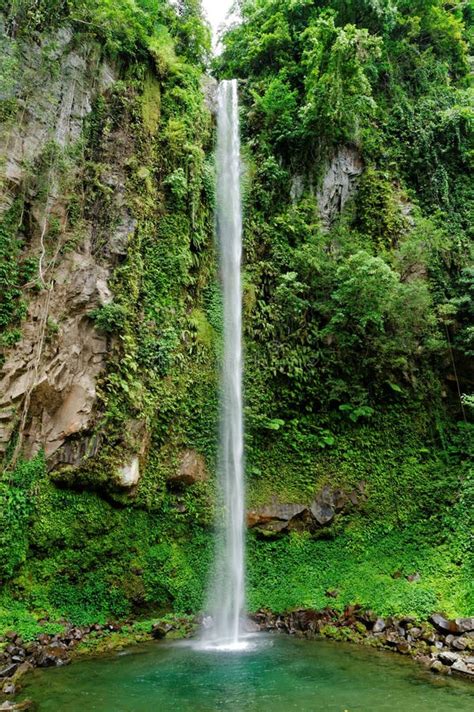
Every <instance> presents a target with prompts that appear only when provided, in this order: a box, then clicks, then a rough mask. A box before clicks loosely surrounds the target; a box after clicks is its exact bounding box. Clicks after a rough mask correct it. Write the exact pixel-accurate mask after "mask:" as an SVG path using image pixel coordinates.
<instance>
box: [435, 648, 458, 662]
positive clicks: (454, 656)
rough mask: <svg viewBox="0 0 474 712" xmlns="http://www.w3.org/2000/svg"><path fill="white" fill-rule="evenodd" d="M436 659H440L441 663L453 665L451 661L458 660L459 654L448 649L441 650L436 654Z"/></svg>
mask: <svg viewBox="0 0 474 712" xmlns="http://www.w3.org/2000/svg"><path fill="white" fill-rule="evenodd" d="M438 660H441V662H442V663H443V665H453V663H455V662H456V661H457V660H459V654H458V653H452V652H451V651H450V650H443V651H442V652H441V653H440V654H439V655H438Z"/></svg>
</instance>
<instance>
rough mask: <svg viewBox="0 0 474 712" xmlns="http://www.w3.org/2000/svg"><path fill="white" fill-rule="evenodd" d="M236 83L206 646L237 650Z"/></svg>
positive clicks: (226, 198) (240, 604) (226, 180)
mask: <svg viewBox="0 0 474 712" xmlns="http://www.w3.org/2000/svg"><path fill="white" fill-rule="evenodd" d="M238 110H239V107H238V95H237V81H236V80H231V81H222V82H221V83H220V84H219V89H218V114H217V152H216V172H217V229H216V232H217V238H218V246H219V261H220V272H221V281H222V295H223V321H224V354H223V364H222V372H221V415H220V448H219V489H220V491H219V495H220V502H221V504H222V510H223V516H222V519H221V520H220V523H219V528H218V536H217V547H216V557H215V577H214V581H213V591H212V595H211V604H210V609H211V610H210V612H211V614H212V626H211V627H210V629H209V630H208V631H206V635H205V639H206V642H207V643H208V644H209V645H211V646H213V647H216V648H221V649H231V650H235V649H239V648H240V647H242V646H244V645H245V644H244V642H243V641H242V640H241V633H242V630H241V627H242V617H243V610H244V472H243V439H244V433H243V416H242V333H241V332H242V287H241V277H240V265H241V256H242V207H241V197H240V138H239V115H238Z"/></svg>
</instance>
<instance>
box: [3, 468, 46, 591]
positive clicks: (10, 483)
mask: <svg viewBox="0 0 474 712" xmlns="http://www.w3.org/2000/svg"><path fill="white" fill-rule="evenodd" d="M44 471H45V462H44V457H43V456H41V455H40V456H38V457H37V458H35V459H34V460H31V461H30V462H23V463H20V464H19V465H17V467H16V469H15V470H14V471H13V472H12V473H11V474H7V473H4V475H3V477H2V478H1V479H0V505H1V506H0V577H1V578H2V579H7V578H10V577H11V576H12V574H13V573H14V571H15V570H16V569H17V568H18V567H19V566H20V565H21V564H23V563H24V562H25V560H26V556H27V553H28V546H29V537H28V524H29V521H30V518H31V516H32V515H33V513H34V511H35V507H36V503H35V499H34V494H35V491H36V490H35V488H36V485H37V482H39V481H40V480H41V478H42V477H44Z"/></svg>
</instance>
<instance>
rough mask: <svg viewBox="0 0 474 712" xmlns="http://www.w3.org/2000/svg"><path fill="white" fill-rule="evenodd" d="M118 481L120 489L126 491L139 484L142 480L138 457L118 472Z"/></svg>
mask: <svg viewBox="0 0 474 712" xmlns="http://www.w3.org/2000/svg"><path fill="white" fill-rule="evenodd" d="M116 480H117V484H118V485H119V487H124V488H125V489H130V488H131V487H135V486H136V485H137V484H138V481H139V480H140V461H139V459H138V457H137V456H135V457H133V458H132V459H131V460H130V461H129V462H127V463H125V464H124V465H123V466H122V467H120V468H119V469H118V470H117V477H116Z"/></svg>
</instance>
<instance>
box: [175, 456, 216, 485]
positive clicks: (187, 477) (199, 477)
mask: <svg viewBox="0 0 474 712" xmlns="http://www.w3.org/2000/svg"><path fill="white" fill-rule="evenodd" d="M206 479H207V472H206V463H205V461H204V458H203V456H202V455H200V454H199V453H198V452H196V450H185V451H184V452H183V453H182V455H181V462H180V465H179V469H178V472H177V473H176V474H175V475H173V476H172V477H170V479H169V480H168V483H169V484H170V485H171V486H172V487H173V486H178V487H187V486H190V485H194V484H196V483H197V482H204V481H205V480H206Z"/></svg>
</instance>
